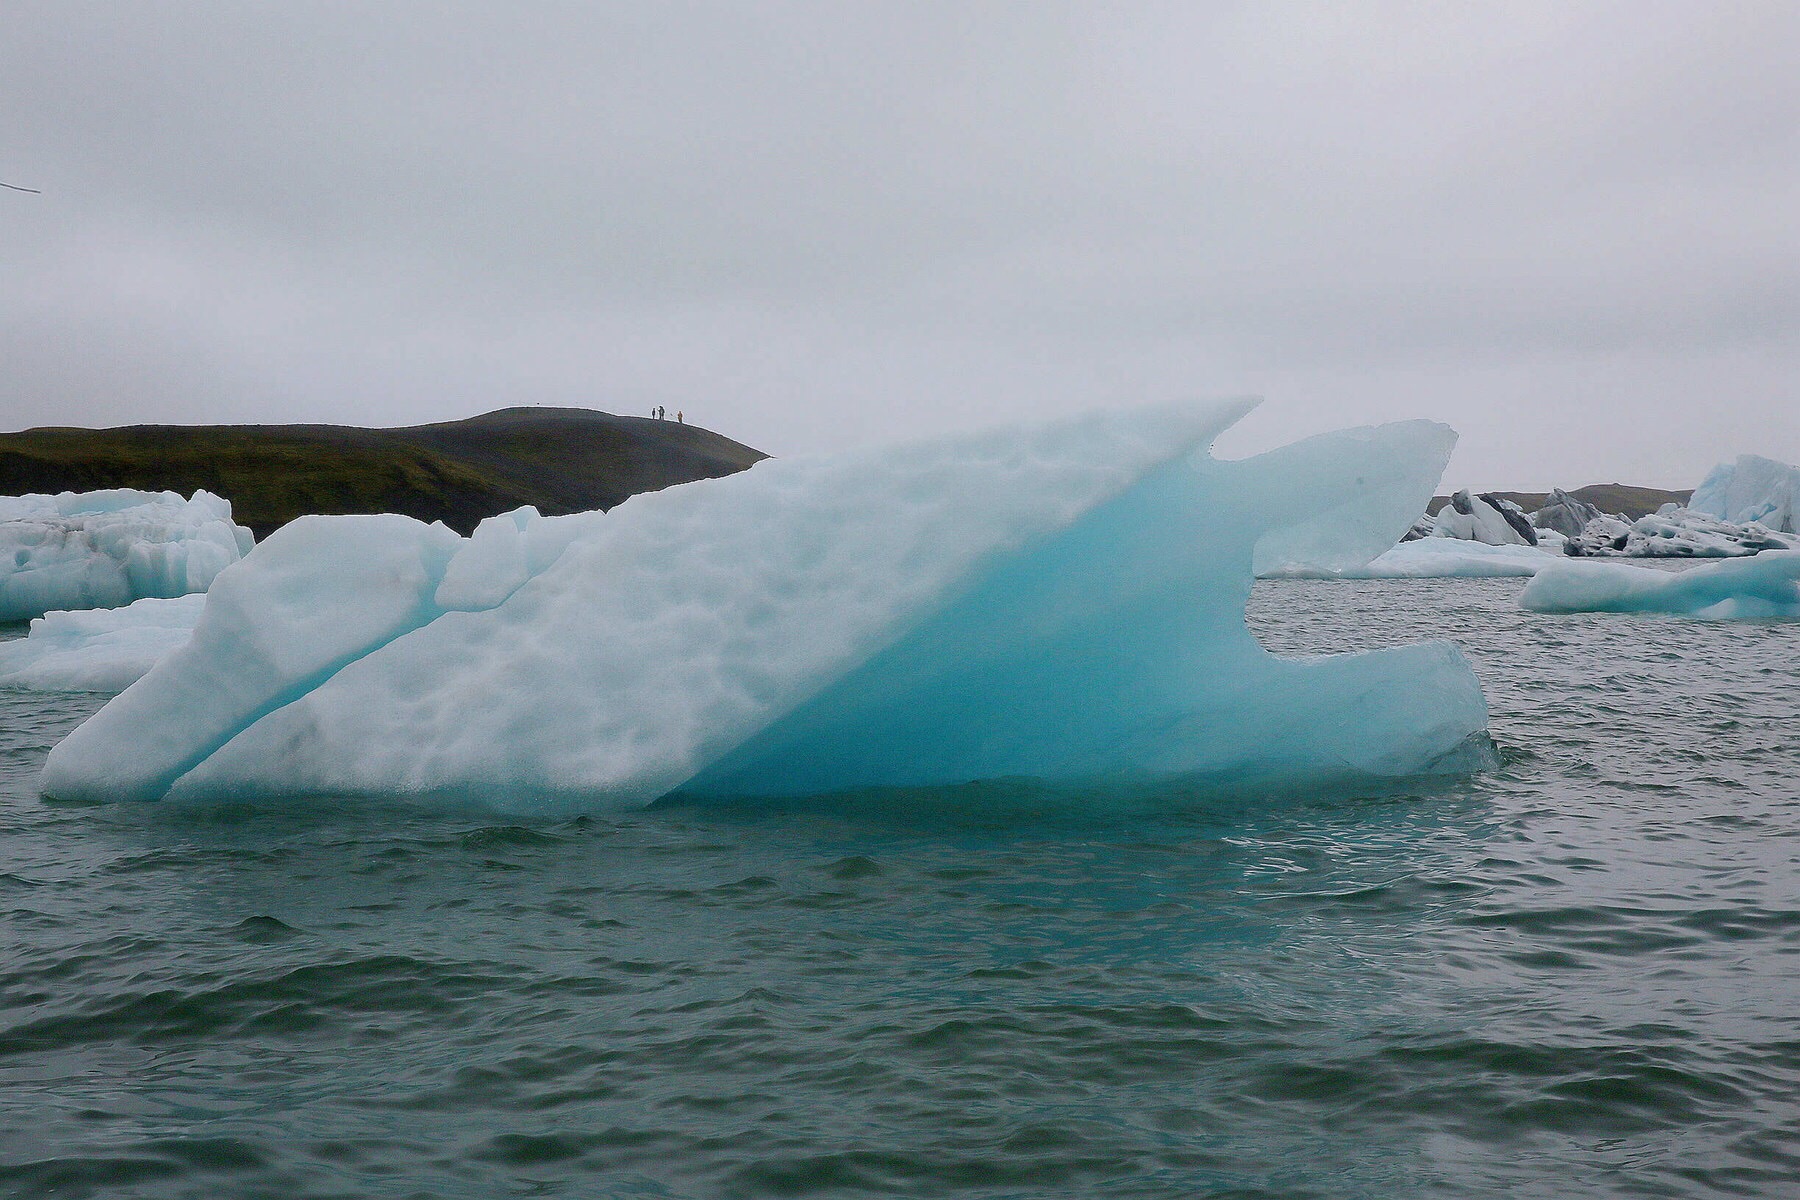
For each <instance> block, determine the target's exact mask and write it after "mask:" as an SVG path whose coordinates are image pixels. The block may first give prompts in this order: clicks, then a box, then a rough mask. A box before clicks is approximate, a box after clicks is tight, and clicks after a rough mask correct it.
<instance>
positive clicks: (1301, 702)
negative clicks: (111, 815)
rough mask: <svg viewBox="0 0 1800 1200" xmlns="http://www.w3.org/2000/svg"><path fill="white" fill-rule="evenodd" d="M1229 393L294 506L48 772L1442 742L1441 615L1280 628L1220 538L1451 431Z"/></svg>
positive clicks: (795, 786) (1409, 747)
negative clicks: (481, 497) (599, 490)
mask: <svg viewBox="0 0 1800 1200" xmlns="http://www.w3.org/2000/svg"><path fill="white" fill-rule="evenodd" d="M1247 407H1248V405H1247V404H1244V403H1241V402H1234V403H1228V404H1214V405H1206V406H1183V407H1179V408H1168V409H1158V410H1149V411H1143V412H1136V413H1130V414H1125V415H1115V416H1108V417H1092V418H1086V419H1082V420H1078V421H1065V422H1061V423H1057V424H1053V425H1047V426H1041V427H1033V428H1026V429H1017V430H1009V431H1004V432H999V433H991V434H984V435H976V436H964V437H955V438H945V439H941V440H937V441H933V442H929V443H924V444H919V445H914V446H910V447H905V448H902V449H897V450H889V451H886V452H882V453H864V454H852V455H843V456H837V457H832V458H821V459H815V460H810V461H809V460H800V459H792V460H779V461H769V462H764V463H760V464H758V465H757V466H756V467H755V468H753V469H751V470H749V471H746V472H743V473H741V474H738V475H733V476H729V477H727V478H724V479H716V480H706V481H702V482H699V483H692V484H687V485H683V486H681V487H677V488H671V489H668V490H667V491H663V492H658V493H652V494H647V495H642V496H637V497H634V498H632V499H631V500H630V501H628V502H626V503H625V504H622V505H620V506H619V507H618V508H616V509H614V510H612V511H611V512H609V513H606V514H600V513H588V514H580V515H578V516H572V517H561V518H543V517H539V516H537V515H536V514H535V513H534V512H531V511H530V510H524V511H521V512H519V513H513V514H508V515H506V516H504V517H497V518H493V519H491V520H490V521H488V522H486V523H484V524H483V525H482V526H481V528H480V529H478V530H477V531H476V533H475V534H474V536H473V537H471V538H468V539H463V538H460V537H458V536H456V535H455V534H454V533H451V532H450V531H449V530H446V529H444V528H443V527H442V526H427V525H423V524H420V523H419V522H417V521H412V520H410V519H408V518H404V517H331V518H309V519H303V520H300V521H296V522H294V523H292V524H290V525H288V526H286V527H284V528H283V529H282V530H280V531H279V532H277V533H276V534H274V535H273V536H271V537H270V538H269V539H268V540H267V541H266V542H265V543H264V544H263V545H262V546H259V547H258V548H257V549H256V551H255V552H254V553H253V554H251V555H250V556H249V557H248V558H246V559H245V560H244V562H243V563H241V564H240V565H238V566H237V567H235V568H233V569H232V570H231V571H229V572H227V573H226V574H225V575H223V576H222V577H221V578H220V579H219V581H218V583H217V584H216V585H215V586H214V588H213V590H212V593H211V595H210V596H209V597H208V602H207V605H206V608H205V612H204V614H203V615H202V617H201V619H200V622H199V624H198V626H197V628H196V629H195V632H194V636H193V638H192V640H191V641H190V642H188V643H187V644H186V645H185V646H183V647H182V648H180V649H179V650H176V651H175V652H174V653H173V654H171V655H170V656H169V657H168V658H167V659H165V660H164V661H163V662H161V663H160V664H158V665H157V666H156V667H155V668H154V669H153V670H152V671H151V672H150V673H149V674H148V675H146V676H145V677H144V678H143V679H142V680H141V681H139V682H138V683H137V684H136V685H135V686H133V687H132V688H131V689H130V690H128V691H126V692H125V693H123V694H122V695H120V696H118V697H116V698H115V699H114V700H113V701H112V702H111V703H109V704H108V705H107V706H106V707H105V708H104V709H102V710H101V711H100V712H99V713H97V714H96V715H95V716H94V717H93V718H92V719H90V720H89V721H88V722H87V723H86V724H84V725H83V726H81V727H80V728H78V729H77V730H76V731H75V732H74V733H73V734H71V735H70V736H69V737H68V738H67V739H66V740H65V741H64V742H63V743H62V744H61V745H59V746H58V747H56V749H55V750H54V751H53V753H52V754H51V756H50V759H49V761H48V764H47V766H46V768H45V773H44V777H43V781H42V786H43V789H44V791H45V792H46V793H47V794H50V795H54V796H58V797H62V798H67V799H76V798H85V799H132V798H135V799H154V798H157V797H162V796H165V795H168V796H174V797H181V798H194V799H202V798H216V797H236V798H243V797H253V796H278V795H305V794H402V795H414V796H420V797H426V796H444V797H455V798H459V799H476V800H479V801H481V802H484V803H488V804H491V805H493V806H495V807H499V808H509V809H515V810H524V811H557V810H569V809H573V808H580V807H591V806H631V805H642V804H646V803H649V802H651V801H654V800H656V799H658V798H659V797H663V796H666V795H669V794H670V793H680V794H683V795H686V796H693V797H706V798H742V797H757V796H775V795H782V796H788V795H807V794H821V793H832V792H839V791H846V790H854V789H863V788H880V787H918V786H937V785H952V784H959V783H964V782H969V781H975V780H982V779H993V778H1000V777H1029V778H1035V779H1039V780H1045V781H1050V782H1059V783H1071V784H1082V783H1087V782H1094V781H1101V780H1104V781H1106V782H1108V783H1109V784H1114V785H1116V784H1119V783H1121V782H1123V783H1127V784H1129V783H1131V782H1133V781H1148V780H1155V779H1163V778H1167V777H1171V776H1174V777H1185V778H1193V779H1196V780H1199V781H1202V782H1211V783H1226V784H1274V785H1294V784H1302V783H1310V782H1315V781H1326V780H1370V779H1383V778H1393V777H1403V776H1410V775H1417V774H1423V773H1439V772H1463V771H1468V770H1471V769H1476V768H1478V767H1480V766H1482V765H1485V764H1486V763H1488V762H1489V761H1490V760H1491V755H1492V748H1491V745H1490V743H1489V742H1488V739H1487V736H1486V732H1485V730H1486V716H1487V714H1486V706H1485V703H1484V701H1483V699H1482V696H1481V691H1480V688H1479V686H1478V685H1477V683H1476V681H1475V679H1474V676H1473V675H1472V674H1471V672H1470V671H1469V668H1468V666H1467V664H1466V663H1465V662H1464V661H1463V659H1462V657H1461V655H1460V653H1459V652H1458V651H1457V650H1456V649H1455V648H1454V647H1453V646H1451V645H1449V644H1447V643H1432V644H1427V645H1418V646H1409V647H1402V648H1399V649H1394V650H1386V651H1380V652H1375V653H1369V654H1360V655H1344V656H1333V657H1327V658H1320V659H1312V660H1304V661H1296V660H1283V659H1278V658H1275V657H1274V656H1272V655H1270V654H1268V653H1267V652H1266V651H1264V650H1263V649H1262V647H1261V646H1260V645H1259V644H1258V643H1257V642H1256V641H1255V639H1254V638H1253V637H1252V636H1251V635H1250V633H1249V632H1248V630H1247V629H1246V627H1245V624H1244V616H1243V606H1244V602H1245V600H1246V598H1247V596H1248V593H1249V588H1250V584H1251V579H1252V572H1253V568H1254V569H1260V570H1265V571H1274V570H1279V569H1282V568H1284V567H1287V568H1295V569H1299V568H1302V567H1305V566H1308V565H1311V566H1313V567H1316V568H1318V569H1323V570H1330V569H1341V568H1346V567H1350V566H1353V565H1355V564H1356V563H1358V562H1366V561H1367V560H1368V559H1369V558H1370V557H1372V556H1373V555H1374V554H1376V553H1378V552H1379V551H1380V550H1381V548H1382V547H1383V546H1387V545H1391V544H1392V542H1393V541H1394V539H1395V538H1397V537H1398V536H1399V535H1400V534H1401V533H1402V532H1403V531H1404V530H1405V529H1406V527H1407V525H1408V523H1409V522H1410V521H1411V519H1412V516H1413V514H1414V513H1416V512H1417V510H1418V507H1419V505H1420V504H1422V503H1423V501H1424V499H1425V497H1427V496H1428V495H1429V493H1430V491H1431V488H1432V485H1433V484H1434V483H1435V481H1436V480H1437V478H1438V476H1439V474H1440V472H1441V471H1442V468H1443V464H1444V461H1445V459H1446V458H1447V457H1448V454H1449V450H1450V447H1451V445H1452V443H1453V441H1454V435H1453V434H1451V433H1450V431H1449V430H1448V429H1447V428H1445V427H1443V426H1441V425H1434V424H1431V423H1428V422H1409V423H1403V424H1400V425H1393V426H1384V427H1381V428H1378V429H1364V430H1350V431H1346V432H1344V433H1341V434H1333V435H1327V436H1325V437H1321V438H1313V439H1310V440H1308V441H1305V442H1301V443H1298V444H1296V445H1293V446H1289V447H1286V448H1284V449H1281V450H1277V451H1273V452H1271V453H1269V454H1265V455H1262V456H1260V457H1258V458H1253V459H1248V460H1244V461H1237V462H1219V461H1216V460H1214V459H1212V458H1211V457H1210V455H1208V454H1207V453H1206V449H1205V448H1206V447H1207V446H1208V445H1209V444H1210V443H1211V441H1212V439H1213V438H1214V437H1215V436H1216V435H1217V434H1218V433H1219V432H1220V431H1222V430H1223V429H1225V428H1226V427H1228V426H1229V425H1230V424H1231V423H1232V422H1234V421H1235V420H1237V419H1238V417H1240V416H1241V415H1242V413H1243V412H1244V411H1245V410H1246V409H1247Z"/></svg>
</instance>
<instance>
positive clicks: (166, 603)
mask: <svg viewBox="0 0 1800 1200" xmlns="http://www.w3.org/2000/svg"><path fill="white" fill-rule="evenodd" d="M205 604H206V597H205V595H203V594H195V595H191V596H176V597H174V598H172V599H145V600H138V601H134V602H133V603H131V604H128V605H126V606H125V607H124V608H93V609H86V610H83V611H79V612H53V613H47V614H45V615H44V616H41V617H39V618H37V619H36V620H34V621H32V623H31V632H30V633H29V634H28V635H27V636H25V637H22V638H16V639H14V640H12V641H7V642H0V687H15V688H32V689H35V690H38V691H59V692H119V691H123V690H125V689H126V688H127V687H130V686H131V685H132V684H133V683H135V682H137V680H138V679H140V678H142V676H143V675H144V674H145V673H146V672H147V671H149V670H150V668H151V667H153V666H155V665H156V664H157V663H158V662H160V661H161V660H162V659H163V658H164V657H166V656H167V655H169V654H171V653H173V652H174V651H175V650H176V649H178V648H179V647H181V646H183V645H186V644H187V640H188V638H190V637H192V636H193V633H194V625H195V623H197V622H198V621H199V620H200V610H201V609H202V608H203V607H204V606H205Z"/></svg>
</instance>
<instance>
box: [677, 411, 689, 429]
mask: <svg viewBox="0 0 1800 1200" xmlns="http://www.w3.org/2000/svg"><path fill="white" fill-rule="evenodd" d="M675 423H676V424H677V425H686V424H687V418H686V417H684V416H682V415H681V410H680V409H679V408H678V409H676V410H675Z"/></svg>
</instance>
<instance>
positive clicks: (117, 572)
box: [0, 488, 252, 621]
mask: <svg viewBox="0 0 1800 1200" xmlns="http://www.w3.org/2000/svg"><path fill="white" fill-rule="evenodd" d="M251 543H252V538H251V535H250V531H249V530H248V529H245V528H244V527H243V526H241V525H237V524H235V523H233V521H232V519H231V503H230V502H229V501H227V500H222V499H220V498H219V497H217V496H215V495H213V494H211V493H210V492H203V491H202V492H195V493H194V495H193V497H192V498H191V499H184V498H182V496H181V495H180V494H179V493H177V492H139V491H133V490H131V489H129V488H118V489H113V490H110V491H102V492H63V493H61V494H60V495H56V496H40V495H31V496H0V621H23V620H26V619H28V618H31V617H37V616H41V615H43V614H44V613H47V612H52V611H55V610H58V609H82V608H117V607H120V606H121V605H125V604H129V603H131V602H132V601H133V600H137V599H140V598H142V597H145V596H159V597H165V598H166V597H170V596H183V595H187V594H188V593H190V592H203V591H205V590H206V589H207V588H208V587H209V586H210V585H211V584H212V581H213V579H214V578H215V577H216V576H217V575H218V574H219V572H220V571H223V570H224V569H225V568H226V567H228V566H230V565H231V564H232V563H234V562H236V561H238V559H240V558H242V557H243V556H244V555H245V554H246V553H248V552H249V550H250V546H251Z"/></svg>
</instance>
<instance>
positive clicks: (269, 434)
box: [0, 408, 768, 540]
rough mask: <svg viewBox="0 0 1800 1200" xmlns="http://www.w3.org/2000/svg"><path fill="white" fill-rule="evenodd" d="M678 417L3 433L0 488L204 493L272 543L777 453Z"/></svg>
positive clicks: (595, 504)
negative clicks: (355, 523)
mask: <svg viewBox="0 0 1800 1200" xmlns="http://www.w3.org/2000/svg"><path fill="white" fill-rule="evenodd" d="M767 457H768V455H766V454H764V453H762V452H761V451H760V450H753V449H751V448H750V447H749V446H746V445H743V444H742V443H740V442H734V441H732V440H731V439H730V438H728V437H724V436H722V435H720V434H717V433H713V432H711V431H710V430H706V429H702V428H700V427H699V426H697V425H684V424H680V423H678V422H675V421H659V420H654V419H652V418H649V417H620V416H614V415H612V414H611V413H603V412H595V411H592V410H589V409H582V408H503V409H499V410H497V411H494V412H490V413H484V414H483V415H481V416H478V417H470V418H468V419H467V420H463V421H446V422H441V423H438V424H433V425H414V426H409V427H406V428H399V429H364V428H360V427H357V426H348V425H130V426H124V427H121V428H116V429H73V428H41V429H27V430H24V431H23V432H20V433H3V434H0V495H21V494H24V493H28V492H49V493H55V492H64V491H92V490H95V489H99V488H125V487H128V488H139V489H142V490H145V491H162V490H165V489H166V490H172V491H177V492H180V493H182V494H183V495H191V494H192V493H193V492H194V490H195V489H196V488H205V489H206V490H207V491H209V492H213V493H215V494H216V495H220V496H223V497H225V498H226V499H228V500H230V501H231V506H232V513H233V516H234V517H235V519H236V520H237V521H238V522H239V523H241V524H244V525H248V526H249V527H250V528H251V529H252V530H254V531H255V533H256V536H257V538H258V539H259V540H260V539H261V538H264V537H266V536H268V535H269V534H270V533H272V532H273V531H274V530H276V529H278V528H280V527H281V526H282V525H285V524H286V523H287V522H289V521H291V520H293V519H294V518H295V517H299V516H304V515H306V514H308V513H375V512H394V513H404V514H406V515H407V516H410V517H417V518H418V519H420V520H422V521H442V522H444V524H446V525H448V526H450V527H451V528H452V529H455V530H457V531H458V532H459V533H464V534H467V533H468V532H470V531H471V530H472V529H473V528H474V527H475V525H476V524H477V523H479V522H480V521H481V519H482V518H483V517H489V516H492V515H494V514H495V513H501V512H506V511H509V510H511V509H514V508H517V507H519V506H520V505H523V504H530V505H534V506H536V507H537V509H538V511H539V512H542V513H543V514H545V515H546V516H554V515H557V514H560V513H570V512H584V511H587V510H589V509H595V508H611V507H613V506H614V505H616V504H618V503H620V502H621V501H623V500H625V499H626V498H627V497H628V496H633V495H636V494H637V493H639V492H653V491H657V490H659V489H661V488H665V487H670V486H672V485H674V484H677V483H688V482H690V481H692V480H696V479H710V478H716V477H718V476H721V475H730V474H732V473H733V472H735V471H741V470H743V469H744V468H746V467H748V466H750V465H751V464H752V463H755V462H758V461H760V460H761V459H764V458H767Z"/></svg>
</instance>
